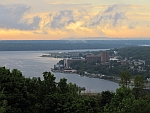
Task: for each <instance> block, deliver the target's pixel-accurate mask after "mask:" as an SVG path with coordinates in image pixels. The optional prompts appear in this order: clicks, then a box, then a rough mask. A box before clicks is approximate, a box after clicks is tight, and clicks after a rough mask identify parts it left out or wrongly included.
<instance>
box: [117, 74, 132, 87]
mask: <svg viewBox="0 0 150 113" xmlns="http://www.w3.org/2000/svg"><path fill="white" fill-rule="evenodd" d="M130 82H131V74H130V72H129V71H122V72H121V74H120V82H119V84H120V85H121V86H123V85H125V86H126V87H127V86H128V85H129V84H130Z"/></svg>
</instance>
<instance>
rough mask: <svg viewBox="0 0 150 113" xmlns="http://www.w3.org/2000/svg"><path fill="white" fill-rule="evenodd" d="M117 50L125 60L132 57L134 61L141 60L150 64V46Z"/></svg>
mask: <svg viewBox="0 0 150 113" xmlns="http://www.w3.org/2000/svg"><path fill="white" fill-rule="evenodd" d="M115 50H116V51H118V54H119V55H120V56H122V57H124V58H125V57H126V58H130V57H131V58H132V59H141V60H146V62H150V46H138V47H126V48H120V49H115Z"/></svg>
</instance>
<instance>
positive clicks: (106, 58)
mask: <svg viewBox="0 0 150 113" xmlns="http://www.w3.org/2000/svg"><path fill="white" fill-rule="evenodd" d="M106 62H109V52H108V51H104V52H101V63H102V64H106Z"/></svg>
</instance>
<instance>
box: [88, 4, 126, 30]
mask: <svg viewBox="0 0 150 113" xmlns="http://www.w3.org/2000/svg"><path fill="white" fill-rule="evenodd" d="M127 8H128V5H117V4H115V5H112V6H109V7H108V8H107V9H106V10H105V11H103V12H102V13H98V14H97V15H95V16H94V17H93V18H91V22H90V27H95V26H105V25H106V24H109V25H111V26H113V27H116V26H117V25H119V24H121V22H122V21H124V20H128V17H127V15H126V9H127ZM119 22H120V23H119Z"/></svg>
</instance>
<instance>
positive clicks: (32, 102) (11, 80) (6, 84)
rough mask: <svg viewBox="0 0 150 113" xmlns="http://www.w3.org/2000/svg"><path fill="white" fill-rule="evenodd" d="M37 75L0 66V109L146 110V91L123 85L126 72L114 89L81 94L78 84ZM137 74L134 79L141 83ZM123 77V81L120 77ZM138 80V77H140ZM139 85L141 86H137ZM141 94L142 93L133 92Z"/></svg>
mask: <svg viewBox="0 0 150 113" xmlns="http://www.w3.org/2000/svg"><path fill="white" fill-rule="evenodd" d="M43 77H44V80H41V79H40V78H25V77H24V76H23V75H22V73H21V72H20V71H19V70H17V69H13V70H12V71H10V70H9V69H6V68H5V67H0V113H149V111H150V95H148V94H147V93H144V94H142V93H140V92H141V91H142V88H143V86H142V85H140V86H139V85H138V84H136V87H135V88H136V90H135V91H136V92H133V90H132V89H130V88H129V87H127V86H126V85H125V84H124V83H126V80H127V81H128V80H129V79H126V76H124V74H123V79H122V80H123V82H121V83H122V85H121V87H120V88H119V89H117V90H116V92H115V93H114V92H110V91H103V92H101V93H100V94H98V95H93V96H92V95H83V94H81V93H80V88H79V87H78V86H77V85H75V84H72V83H69V84H67V79H65V78H63V79H60V81H59V82H55V77H54V75H53V74H51V73H50V72H44V73H43ZM138 78H139V77H137V80H136V81H137V82H136V83H143V82H141V81H139V79H138ZM124 80H125V81H124ZM140 80H142V79H140ZM141 86H142V87H141ZM137 94H142V95H137Z"/></svg>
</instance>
